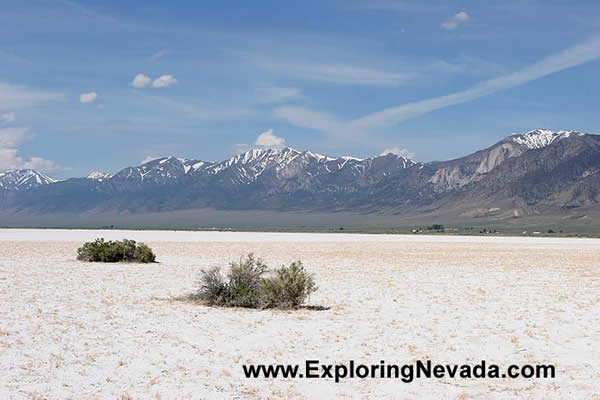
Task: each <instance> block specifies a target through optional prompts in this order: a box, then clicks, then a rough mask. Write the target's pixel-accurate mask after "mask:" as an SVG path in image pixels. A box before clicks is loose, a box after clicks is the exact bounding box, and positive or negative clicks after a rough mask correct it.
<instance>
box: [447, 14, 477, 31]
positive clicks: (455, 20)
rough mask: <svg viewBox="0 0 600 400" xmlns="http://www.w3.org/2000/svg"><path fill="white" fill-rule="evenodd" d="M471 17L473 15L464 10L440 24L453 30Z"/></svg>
mask: <svg viewBox="0 0 600 400" xmlns="http://www.w3.org/2000/svg"><path fill="white" fill-rule="evenodd" d="M470 19H471V17H470V16H469V14H467V13H466V12H464V11H461V12H459V13H456V14H455V15H453V16H451V17H450V18H448V19H447V20H445V21H444V22H442V23H441V24H440V26H441V27H442V28H444V29H446V30H449V31H451V30H453V29H456V28H457V27H458V26H459V25H460V24H462V23H464V22H467V21H468V20H470Z"/></svg>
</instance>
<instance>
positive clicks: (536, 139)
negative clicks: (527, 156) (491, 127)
mask: <svg viewBox="0 0 600 400" xmlns="http://www.w3.org/2000/svg"><path fill="white" fill-rule="evenodd" d="M571 135H578V136H583V135H585V134H584V133H581V132H577V131H552V130H550V129H535V130H533V131H529V132H526V133H517V134H514V135H512V136H511V137H510V138H511V139H512V140H513V141H515V142H517V143H519V144H521V145H524V146H526V147H528V148H530V149H541V148H543V147H546V146H548V145H550V144H552V143H553V142H554V141H555V140H560V139H565V138H568V137H569V136H571Z"/></svg>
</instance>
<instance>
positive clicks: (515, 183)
mask: <svg viewBox="0 0 600 400" xmlns="http://www.w3.org/2000/svg"><path fill="white" fill-rule="evenodd" d="M599 138H600V136H597V135H589V134H584V133H581V132H576V131H558V132H555V131H550V130H546V129H537V130H533V131H529V132H526V133H522V134H514V135H511V136H507V137H506V138H504V139H503V140H501V141H500V142H498V143H496V144H494V145H493V146H491V147H489V148H487V149H484V150H481V151H478V152H476V153H473V154H470V155H468V156H465V157H462V158H459V159H456V160H450V161H444V162H428V163H421V162H417V161H414V160H410V159H408V158H406V157H403V156H399V155H395V154H387V155H382V156H378V157H372V158H366V159H360V158H355V157H350V156H346V157H331V156H326V155H321V154H317V153H314V152H311V151H298V150H295V149H292V148H289V147H285V148H277V149H274V148H253V149H250V150H248V151H246V152H244V153H241V154H237V155H235V156H233V157H231V158H229V159H227V160H224V161H221V162H210V161H203V160H196V159H184V158H177V157H165V158H159V159H155V160H152V161H149V162H146V163H144V164H142V165H139V166H135V167H128V168H125V169H122V170H121V171H119V172H117V173H116V174H114V175H110V174H105V173H99V172H93V173H90V174H89V175H88V176H87V177H86V178H72V179H67V180H64V181H60V182H58V181H56V180H54V179H52V178H50V177H48V176H46V175H44V174H41V173H39V172H36V171H32V170H13V171H6V172H4V173H1V174H0V193H4V195H3V196H2V203H1V204H0V206H1V208H0V211H1V209H2V208H3V209H11V207H19V209H20V210H22V209H33V210H37V211H36V212H58V211H61V212H83V211H86V210H100V211H102V210H104V211H108V210H117V211H119V212H120V211H127V212H133V213H135V212H149V211H152V212H160V211H169V210H179V209H199V208H217V209H273V210H352V211H358V210H361V211H364V210H382V209H396V210H397V212H404V211H405V210H413V212H414V210H417V209H420V208H423V207H434V206H435V204H438V203H439V202H446V203H448V202H458V203H457V204H458V205H467V204H471V203H474V202H478V203H481V202H490V203H503V204H504V203H506V202H513V203H515V204H517V203H519V204H526V205H527V207H530V206H533V205H536V204H542V203H544V202H550V203H552V204H559V203H560V206H566V207H580V206H587V205H590V204H596V203H597V202H600V187H599V186H598V179H599V177H600V174H598V173H597V172H598V171H600V139H599ZM77 199H81V200H77Z"/></svg>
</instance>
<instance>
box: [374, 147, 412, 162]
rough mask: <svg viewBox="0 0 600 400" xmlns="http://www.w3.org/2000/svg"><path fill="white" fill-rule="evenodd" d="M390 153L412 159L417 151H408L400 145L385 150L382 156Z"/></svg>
mask: <svg viewBox="0 0 600 400" xmlns="http://www.w3.org/2000/svg"><path fill="white" fill-rule="evenodd" d="M388 154H395V155H397V156H402V157H405V158H409V159H412V158H414V156H415V153H413V152H410V151H408V150H407V149H401V148H400V147H389V148H386V149H385V150H383V151H382V152H381V154H380V156H386V155H388Z"/></svg>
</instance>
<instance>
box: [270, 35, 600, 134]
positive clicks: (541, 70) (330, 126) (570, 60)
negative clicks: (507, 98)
mask: <svg viewBox="0 0 600 400" xmlns="http://www.w3.org/2000/svg"><path fill="white" fill-rule="evenodd" d="M599 57H600V36H595V37H592V38H590V39H588V40H586V41H585V42H583V43H580V44H577V45H574V46H571V47H569V48H567V49H565V50H563V51H560V52H558V53H556V54H553V55H550V56H548V57H545V58H543V59H542V60H540V61H538V62H536V63H534V64H532V65H530V66H527V67H525V68H523V69H521V70H519V71H517V72H513V73H510V74H505V75H502V76H500V77H497V78H493V79H489V80H486V81H483V82H481V83H479V84H477V85H475V86H473V87H471V88H469V89H466V90H462V91H459V92H456V93H452V94H449V95H445V96H439V97H433V98H430V99H425V100H421V101H417V102H413V103H407V104H403V105H400V106H397V107H390V108H386V109H384V110H381V111H378V112H374V113H372V114H368V115H365V116H363V117H361V118H357V119H354V120H349V121H341V120H340V119H338V118H337V117H335V116H334V115H331V114H328V113H324V112H317V111H313V110H309V109H306V108H299V107H289V106H288V107H280V108H278V109H276V110H275V112H274V113H275V115H276V116H277V117H279V118H283V119H285V120H287V121H288V122H290V123H291V124H293V125H296V126H301V127H306V128H311V129H315V130H320V131H324V132H328V133H332V134H337V135H347V134H349V133H351V134H361V133H368V132H372V130H373V129H377V128H381V127H384V126H390V125H393V124H394V123H397V122H399V121H403V120H406V119H409V118H414V117H417V116H420V115H423V114H426V113H429V112H431V111H434V110H438V109H441V108H444V107H448V106H452V105H456V104H461V103H465V102H468V101H471V100H475V99H477V98H480V97H483V96H487V95H490V94H493V93H496V92H499V91H501V90H506V89H510V88H513V87H516V86H520V85H523V84H525V83H527V82H530V81H533V80H536V79H540V78H543V77H545V76H548V75H550V74H553V73H556V72H560V71H563V70H565V69H568V68H572V67H575V66H577V65H581V64H584V63H586V62H589V61H592V60H595V59H597V58H599Z"/></svg>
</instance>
